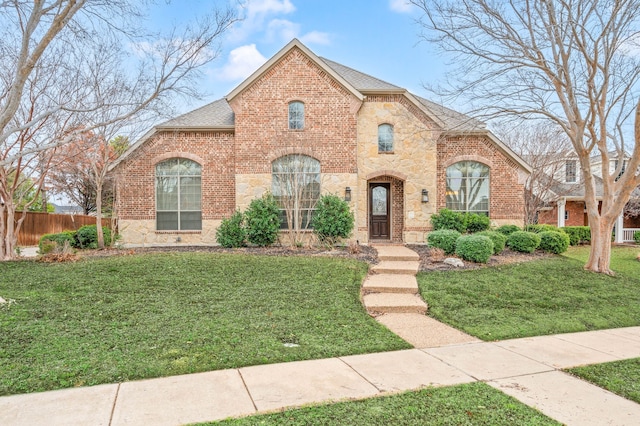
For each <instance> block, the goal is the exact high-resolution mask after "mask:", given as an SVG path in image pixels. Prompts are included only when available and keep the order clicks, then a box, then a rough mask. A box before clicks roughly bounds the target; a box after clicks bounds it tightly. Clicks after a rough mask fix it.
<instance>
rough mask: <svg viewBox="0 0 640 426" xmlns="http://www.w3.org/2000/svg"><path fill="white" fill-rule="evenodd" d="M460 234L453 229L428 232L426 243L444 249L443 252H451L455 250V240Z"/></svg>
mask: <svg viewBox="0 0 640 426" xmlns="http://www.w3.org/2000/svg"><path fill="white" fill-rule="evenodd" d="M460 235H462V234H461V233H460V232H458V231H455V230H453V229H440V230H438V231H432V232H429V234H428V235H427V243H428V244H429V247H437V248H440V249H442V250H444V252H445V254H453V253H455V251H456V240H457V239H458V238H460Z"/></svg>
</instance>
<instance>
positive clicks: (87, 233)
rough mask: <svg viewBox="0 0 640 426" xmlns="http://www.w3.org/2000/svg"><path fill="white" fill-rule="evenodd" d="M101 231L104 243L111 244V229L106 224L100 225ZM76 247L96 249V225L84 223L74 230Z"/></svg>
mask: <svg viewBox="0 0 640 426" xmlns="http://www.w3.org/2000/svg"><path fill="white" fill-rule="evenodd" d="M102 233H103V235H104V245H105V246H108V245H110V244H111V229H109V228H107V227H106V226H103V227H102ZM74 247H76V248H81V249H85V248H88V249H97V248H98V230H97V227H96V225H85V226H81V227H80V229H78V231H76V236H75V245H74Z"/></svg>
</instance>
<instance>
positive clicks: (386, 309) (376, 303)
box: [363, 293, 427, 314]
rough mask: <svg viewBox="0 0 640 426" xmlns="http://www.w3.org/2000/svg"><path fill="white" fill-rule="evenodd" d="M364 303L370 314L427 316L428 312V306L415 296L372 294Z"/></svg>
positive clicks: (364, 298)
mask: <svg viewBox="0 0 640 426" xmlns="http://www.w3.org/2000/svg"><path fill="white" fill-rule="evenodd" d="M363 302H364V306H365V308H367V311H369V312H376V313H382V314H392V313H396V314H397V313H416V314H425V313H426V312H427V304H426V303H425V302H424V300H422V299H421V298H420V296H417V295H415V294H402V293H372V294H366V295H364V297H363Z"/></svg>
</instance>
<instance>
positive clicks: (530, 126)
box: [494, 121, 575, 224]
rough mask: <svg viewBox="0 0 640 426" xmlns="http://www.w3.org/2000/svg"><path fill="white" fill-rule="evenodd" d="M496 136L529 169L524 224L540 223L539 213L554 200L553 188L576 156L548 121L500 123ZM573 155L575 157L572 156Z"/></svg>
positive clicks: (559, 131) (562, 135) (561, 133)
mask: <svg viewBox="0 0 640 426" xmlns="http://www.w3.org/2000/svg"><path fill="white" fill-rule="evenodd" d="M494 131H495V132H496V134H497V135H498V136H499V137H500V139H501V140H502V141H504V142H505V143H506V144H507V145H509V147H510V148H511V149H513V151H514V152H515V153H516V154H518V155H519V156H520V157H522V158H523V159H524V160H525V161H526V162H527V163H528V164H529V165H530V166H531V169H532V171H531V174H530V175H529V178H528V179H527V184H526V185H525V190H524V213H525V224H534V223H537V218H538V211H540V209H541V208H542V207H544V206H545V205H546V204H547V203H548V202H549V200H551V198H552V197H553V193H552V188H553V186H554V181H555V180H556V179H558V174H559V173H562V172H564V170H565V161H566V160H567V159H568V158H573V157H575V154H573V150H572V149H571V145H570V143H569V141H568V140H567V138H566V136H565V134H564V133H563V132H562V130H560V129H559V128H557V127H556V126H554V125H553V123H549V122H546V121H544V122H533V123H531V122H529V123H518V124H517V125H514V123H513V122H511V121H509V122H505V123H500V125H498V126H496V128H495V129H494ZM572 154H573V155H572Z"/></svg>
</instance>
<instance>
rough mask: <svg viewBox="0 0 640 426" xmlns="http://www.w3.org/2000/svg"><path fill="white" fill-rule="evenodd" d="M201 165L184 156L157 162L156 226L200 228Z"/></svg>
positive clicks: (176, 228)
mask: <svg viewBox="0 0 640 426" xmlns="http://www.w3.org/2000/svg"><path fill="white" fill-rule="evenodd" d="M201 174H202V167H201V166H200V164H198V163H196V162H195V161H191V160H187V159H185V158H171V159H169V160H166V161H163V162H161V163H158V164H157V165H156V229H157V230H158V231H168V230H172V231H174V230H175V231H185V230H200V229H202V209H201V198H202V197H201Z"/></svg>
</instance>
